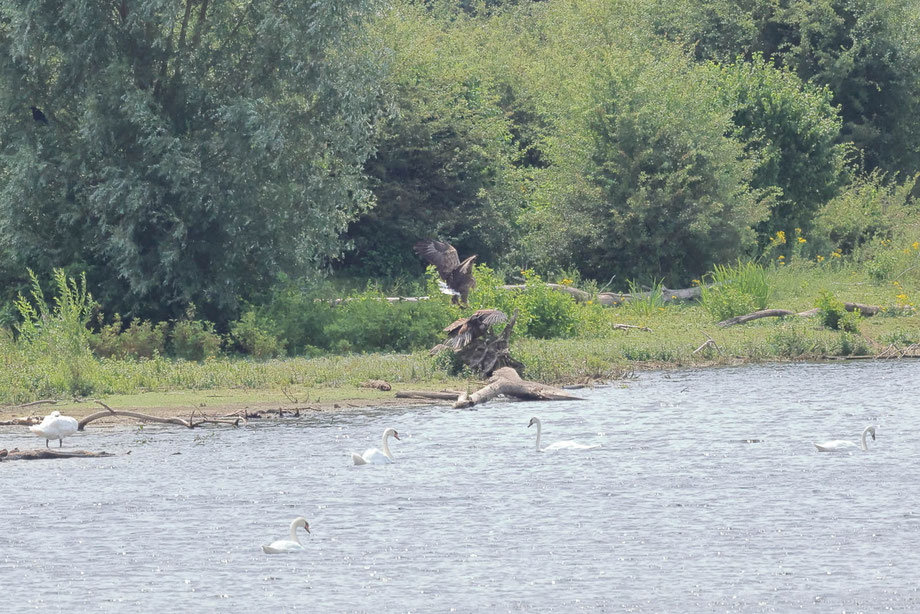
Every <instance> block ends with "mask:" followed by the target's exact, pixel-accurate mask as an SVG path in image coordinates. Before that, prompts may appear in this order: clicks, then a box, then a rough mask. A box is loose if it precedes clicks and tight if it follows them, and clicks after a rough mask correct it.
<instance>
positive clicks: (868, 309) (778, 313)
mask: <svg viewBox="0 0 920 614" xmlns="http://www.w3.org/2000/svg"><path fill="white" fill-rule="evenodd" d="M843 307H844V309H846V310H847V311H856V310H857V309H858V310H859V313H860V314H862V315H864V316H866V317H871V316H874V315H876V314H877V313H879V312H880V311H881V310H882V308H881V307H879V306H877V305H863V304H862V303H844V304H843ZM820 311H821V310H820V309H818V308H817V307H815V308H814V309H809V310H808V311H800V312H798V313H796V312H795V311H791V310H789V309H761V310H760V311H755V312H753V313H747V314H745V315H743V316H735V317H734V318H729V319H727V320H722V321H721V322H719V323H718V325H717V326H721V327H722V328H725V327H726V326H734V325H735V324H744V323H745V322H751V321H753V320H759V319H761V318H783V317H787V316H797V317H804V318H807V317H810V316H813V315H817V314H818V313H819V312H820Z"/></svg>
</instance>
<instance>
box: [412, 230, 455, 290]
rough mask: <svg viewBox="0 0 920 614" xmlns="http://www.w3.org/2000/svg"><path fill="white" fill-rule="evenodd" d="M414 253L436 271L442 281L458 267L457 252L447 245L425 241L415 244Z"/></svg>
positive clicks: (440, 242)
mask: <svg viewBox="0 0 920 614" xmlns="http://www.w3.org/2000/svg"><path fill="white" fill-rule="evenodd" d="M415 253H416V254H418V255H419V256H421V257H422V258H424V259H425V260H427V261H428V262H430V263H431V264H433V265H434V267H435V268H436V269H437V270H438V274H439V275H440V276H441V278H442V279H444V280H446V279H447V275H449V274H450V272H451V271H453V270H454V269H456V268H457V267H458V266H460V257H459V256H457V250H455V249H454V248H453V246H452V245H450V244H449V243H444V242H443V241H432V240H431V239H426V240H425V241H419V242H418V243H416V244H415Z"/></svg>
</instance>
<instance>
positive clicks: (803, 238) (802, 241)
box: [799, 237, 807, 243]
mask: <svg viewBox="0 0 920 614" xmlns="http://www.w3.org/2000/svg"><path fill="white" fill-rule="evenodd" d="M799 243H807V241H806V240H805V237H799Z"/></svg>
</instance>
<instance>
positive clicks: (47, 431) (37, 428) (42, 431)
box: [29, 411, 79, 448]
mask: <svg viewBox="0 0 920 614" xmlns="http://www.w3.org/2000/svg"><path fill="white" fill-rule="evenodd" d="M78 426H79V425H78V424H77V420H76V418H71V417H70V416H62V415H61V412H59V411H53V412H51V413H50V414H48V415H47V416H45V419H44V420H42V422H41V424H33V425H32V426H30V427H29V430H30V431H32V432H33V433H35V434H36V435H38V436H39V437H44V438H45V447H46V448H48V447H50V446H49V445H48V442H49V441H50V440H52V439H57V440H58V447H59V448H61V447H63V446H64V438H65V437H70V436H71V435H73V434H74V433H76V432H77V428H78Z"/></svg>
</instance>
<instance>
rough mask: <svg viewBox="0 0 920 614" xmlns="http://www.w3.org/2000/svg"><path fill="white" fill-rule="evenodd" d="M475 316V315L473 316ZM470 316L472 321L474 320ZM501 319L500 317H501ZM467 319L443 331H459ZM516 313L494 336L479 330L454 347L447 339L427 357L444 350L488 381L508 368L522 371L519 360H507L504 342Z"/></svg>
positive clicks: (488, 328)
mask: <svg viewBox="0 0 920 614" xmlns="http://www.w3.org/2000/svg"><path fill="white" fill-rule="evenodd" d="M477 313H479V312H477ZM475 315H476V314H474V315H473V316H471V318H472V317H475ZM502 315H504V314H502ZM471 318H461V319H460V320H457V321H456V322H454V323H453V324H451V325H450V326H448V327H447V329H445V330H452V329H453V328H459V325H461V324H463V323H464V322H465V321H466V320H469V319H471ZM517 318H518V310H517V309H515V310H514V313H513V314H512V315H511V318H510V319H509V320H508V323H507V324H506V325H505V328H504V330H502V332H501V333H500V334H498V335H496V334H495V333H493V332H492V327H491V326H490V325H489V326H481V327H478V328H476V329H475V330H474V331H473V334H470V335H469V339H468V340H464V342H463V343H458V342H456V341H455V340H453V339H448V341H446V342H445V343H439V344H438V345H436V346H434V347H433V348H431V351H430V352H429V354H432V355H434V354H437V353H438V352H441V351H444V350H451V351H453V353H454V355H456V356H457V358H458V359H460V361H461V362H463V364H465V365H466V366H468V367H469V368H470V369H472V370H473V371H475V372H477V373H481V374H482V375H484V376H486V377H488V376H490V375H492V373H493V372H494V371H496V370H497V369H501V368H505V367H510V368H511V369H515V370H517V371H523V370H524V364H523V363H522V362H520V361H519V360H515V359H514V358H512V357H511V349H510V348H509V346H508V340H509V338H510V337H511V331H513V330H514V324H515V323H516V322H517Z"/></svg>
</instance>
